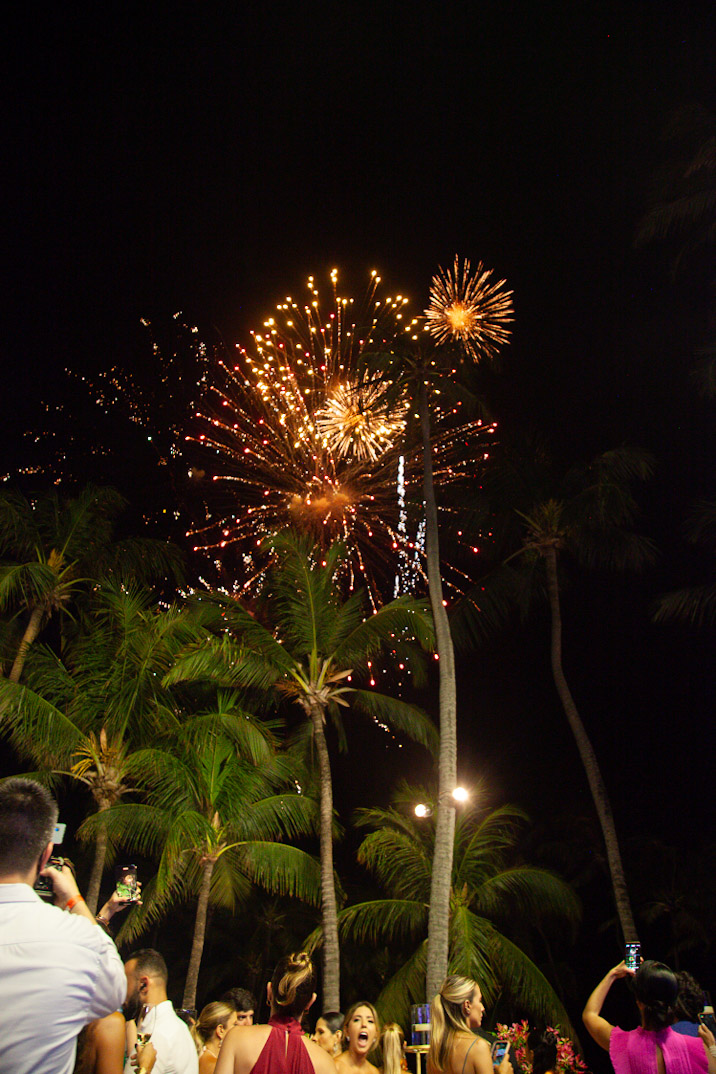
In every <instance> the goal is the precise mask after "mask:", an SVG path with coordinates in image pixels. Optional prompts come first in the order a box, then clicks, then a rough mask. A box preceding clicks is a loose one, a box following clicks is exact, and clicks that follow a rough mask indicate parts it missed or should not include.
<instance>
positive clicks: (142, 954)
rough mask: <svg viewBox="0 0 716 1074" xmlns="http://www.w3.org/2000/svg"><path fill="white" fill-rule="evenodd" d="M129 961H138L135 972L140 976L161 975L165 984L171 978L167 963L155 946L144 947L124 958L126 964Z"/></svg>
mask: <svg viewBox="0 0 716 1074" xmlns="http://www.w3.org/2000/svg"><path fill="white" fill-rule="evenodd" d="M128 962H136V963H137V966H136V968H135V971H134V972H135V973H136V975H137V976H138V977H141V975H142V974H145V975H146V976H147V977H160V978H161V980H162V981H164V984H166V983H167V981H168V979H169V974H168V972H167V964H166V962H165V961H164V959H163V958H162V956H161V955H160V954H159V952H158V951H155V950H154V948H153V947H143V948H141V950H139V951H133V952H132V954H131V955H130V956H129V958H127V959H125V960H124V964H125V966H126V964H127V963H128Z"/></svg>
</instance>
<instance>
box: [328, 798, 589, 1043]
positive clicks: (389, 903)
mask: <svg viewBox="0 0 716 1074" xmlns="http://www.w3.org/2000/svg"><path fill="white" fill-rule="evenodd" d="M421 798H422V800H423V801H425V800H426V799H425V798H424V796H422V792H421V791H419V790H418V789H417V788H415V787H411V786H409V785H405V784H404V785H403V786H402V787H401V788H400V789H399V790H398V792H397V793H396V794H395V795H394V796H393V804H392V806H391V807H389V808H388V809H378V808H372V809H361V810H359V811H358V813H357V816H356V822H357V824H358V825H359V826H360V827H363V828H369V829H371V831H370V834H369V835H367V836H366V838H365V839H364V840H363V842H362V843H361V845H360V848H359V850H358V860H359V861H360V862H361V863H362V864H363V865H365V866H366V867H367V868H368V869H369V870H370V872H371V873H372V874H373V875H374V876H375V877H376V878H377V879H378V881H379V882H380V884H381V885H382V887H383V888H384V889H385V891H386V893H387V897H386V898H383V899H376V900H371V901H369V902H364V903H359V904H356V905H353V906H349V907H347V908H346V909H345V910H343V911H341V914H340V917H339V925H340V932H341V937H342V938H349V937H350V938H352V939H355V940H357V941H358V942H361V943H363V944H369V945H371V946H372V947H374V948H376V947H378V946H380V945H383V944H387V945H396V943H397V944H400V943H401V942H402V943H403V944H408V945H409V946H410V948H412V953H411V954H410V955H409V957H408V958H407V959H406V960H405V962H404V964H403V965H402V967H401V968H400V969H399V970H398V972H397V973H395V975H394V976H393V977H392V978H391V979H390V980H389V981H388V982H387V984H386V985H385V986H384V988H383V990H382V992H381V994H380V996H379V998H378V1005H379V1006H380V1008H381V1011H382V1013H383V1014H384V1015H385V1017H386V1018H389V1019H394V1020H395V1021H397V1022H402V1023H403V1024H405V1023H406V1022H407V1021H408V1014H409V1007H410V1004H411V1002H412V1003H416V1002H420V1001H421V1000H422V997H423V990H424V981H425V961H426V955H427V950H426V948H427V942H426V940H425V936H426V932H427V929H428V922H429V902H430V898H431V871H432V861H433V852H434V842H435V838H436V835H435V828H434V826H433V824H432V820H423V821H420V822H418V821H416V820H415V818H414V817H413V816H411V815H410V806H411V805H412V804H414V803H415V802H416V801H419V800H421ZM526 819H527V818H526V817H525V815H524V813H522V811H521V810H519V809H517V808H516V807H514V806H510V805H506V806H502V807H500V808H499V809H495V810H478V809H476V808H474V807H472V808H471V807H467V808H465V809H464V810H463V811H462V812H461V814H460V816H459V817H458V818H457V820H456V825H455V836H454V843H455V845H454V853H453V868H452V877H451V885H450V949H449V959H448V967H449V969H448V972H450V973H460V974H464V975H466V976H469V977H472V978H473V979H475V980H477V981H479V982H480V987H481V988H482V991H483V993H484V995H485V996H486V997H487V999H488V1002H493V1001H494V1000H495V998H496V996H497V995H498V993H500V992H501V993H502V994H503V995H506V996H509V997H510V998H511V999H512V1000H513V1001H514V1002H517V1003H519V1004H521V1005H522V1006H524V1007H526V1008H528V1009H529V1010H530V1011H531V1012H532V1013H533V1014H534V1015H535V1016H538V1017H539V1018H541V1019H547V1020H550V1019H552V1020H553V1021H554V1023H557V1022H558V1023H560V1024H562V1025H563V1026H567V1027H569V1019H568V1017H567V1014H566V1012H565V1010H564V1008H563V1006H562V1004H561V1002H560V1001H559V999H558V997H557V995H556V994H555V992H554V990H553V988H552V986H551V985H550V984H549V983H548V982H547V980H546V979H545V977H544V976H543V974H542V973H541V971H540V970H539V969H538V968H537V966H536V965H535V964H534V962H533V961H532V960H531V959H530V958H529V957H528V955H527V954H526V953H525V952H524V950H522V949H521V948H520V947H519V946H518V945H517V944H516V943H515V942H514V941H513V940H511V939H510V938H509V925H510V922H511V921H513V920H528V921H529V922H530V923H531V924H532V925H534V926H538V927H539V926H541V927H542V928H549V926H550V925H551V926H552V927H554V926H555V925H557V926H558V927H559V928H561V929H562V931H564V928H565V925H567V926H569V927H570V928H571V927H572V926H573V925H574V924H575V923H576V921H577V920H578V918H579V916H580V909H579V903H578V901H577V898H576V896H575V894H574V892H573V890H572V889H571V887H570V886H569V885H568V884H566V883H565V882H564V881H563V880H561V879H560V878H559V877H557V876H556V875H555V874H553V873H551V872H549V871H547V870H545V869H538V868H534V867H532V866H529V865H526V864H524V863H522V862H520V861H519V859H518V857H517V854H516V846H517V840H518V837H519V835H520V833H521V830H522V828H523V827H524V823H525V821H526ZM316 940H317V935H316V934H314V935H313V936H312V937H311V938H310V943H315V942H316ZM416 943H417V946H415V944H416ZM570 1028H571V1027H570Z"/></svg>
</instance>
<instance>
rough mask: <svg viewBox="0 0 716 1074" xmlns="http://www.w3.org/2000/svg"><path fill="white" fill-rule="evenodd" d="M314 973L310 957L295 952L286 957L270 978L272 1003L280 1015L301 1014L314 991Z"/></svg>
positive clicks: (303, 953)
mask: <svg viewBox="0 0 716 1074" xmlns="http://www.w3.org/2000/svg"><path fill="white" fill-rule="evenodd" d="M315 986H316V971H315V970H314V968H313V963H312V962H311V957H310V955H307V954H306V952H305V951H297V952H295V953H294V954H292V955H286V957H285V958H282V959H281V961H280V962H279V963H278V965H277V966H276V969H275V970H274V971H273V977H272V978H271V991H272V992H273V1002H274V1004H275V1006H276V1007H277V1008H278V1010H279V1011H280V1012H281V1014H288V1015H293V1016H296V1015H299V1014H303V1012H304V1011H305V1009H306V1007H307V1006H308V1004H309V1003H310V1001H311V996H312V995H313V993H314V992H315V991H316V987H315Z"/></svg>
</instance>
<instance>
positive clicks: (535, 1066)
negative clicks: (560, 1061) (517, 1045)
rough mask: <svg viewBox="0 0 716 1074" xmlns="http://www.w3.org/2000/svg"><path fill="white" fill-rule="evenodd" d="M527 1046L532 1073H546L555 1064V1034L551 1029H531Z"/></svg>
mask: <svg viewBox="0 0 716 1074" xmlns="http://www.w3.org/2000/svg"><path fill="white" fill-rule="evenodd" d="M527 1047H528V1048H529V1050H530V1051H531V1052H532V1056H533V1058H532V1074H546V1072H547V1071H548V1070H554V1068H555V1067H556V1065H557V1034H556V1033H555V1032H554V1030H552V1029H537V1028H536V1027H535V1028H534V1029H531V1030H530V1031H529V1033H528V1034H527Z"/></svg>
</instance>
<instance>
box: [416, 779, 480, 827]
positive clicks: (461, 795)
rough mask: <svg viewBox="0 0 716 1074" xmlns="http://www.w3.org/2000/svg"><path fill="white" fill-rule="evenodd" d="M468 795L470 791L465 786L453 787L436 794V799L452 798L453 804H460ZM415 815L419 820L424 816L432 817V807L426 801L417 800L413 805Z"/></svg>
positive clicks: (466, 799) (465, 800)
mask: <svg viewBox="0 0 716 1074" xmlns="http://www.w3.org/2000/svg"><path fill="white" fill-rule="evenodd" d="M469 797H470V792H469V791H468V790H467V789H466V788H465V787H455V788H454V789H453V790H452V791H447V792H445V793H443V794H439V795H438V801H440V800H441V799H442V798H452V804H453V805H455V806H458V805H462V804H463V803H465V802H467V801H468V799H469ZM414 812H415V816H416V817H419V818H420V819H421V820H422V819H423V818H424V817H432V815H433V807H432V806H431V805H428V804H427V803H426V802H418V804H417V805H416V806H415V810H414Z"/></svg>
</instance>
